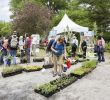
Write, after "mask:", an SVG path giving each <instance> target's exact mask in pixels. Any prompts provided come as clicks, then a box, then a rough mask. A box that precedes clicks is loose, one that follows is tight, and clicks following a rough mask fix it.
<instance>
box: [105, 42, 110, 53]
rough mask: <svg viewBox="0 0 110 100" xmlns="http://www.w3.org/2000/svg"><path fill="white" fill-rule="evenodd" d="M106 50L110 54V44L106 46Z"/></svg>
mask: <svg viewBox="0 0 110 100" xmlns="http://www.w3.org/2000/svg"><path fill="white" fill-rule="evenodd" d="M105 49H106V50H107V51H108V52H110V42H108V43H106V44H105Z"/></svg>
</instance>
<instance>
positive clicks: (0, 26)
mask: <svg viewBox="0 0 110 100" xmlns="http://www.w3.org/2000/svg"><path fill="white" fill-rule="evenodd" d="M10 33H11V24H10V23H9V22H7V23H6V22H2V21H1V22H0V35H1V36H7V35H9V34H10Z"/></svg>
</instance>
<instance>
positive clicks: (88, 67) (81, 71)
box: [71, 60, 97, 76]
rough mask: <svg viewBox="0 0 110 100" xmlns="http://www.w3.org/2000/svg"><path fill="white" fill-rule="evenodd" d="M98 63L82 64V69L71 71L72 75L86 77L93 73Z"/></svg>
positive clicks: (88, 62) (87, 62)
mask: <svg viewBox="0 0 110 100" xmlns="http://www.w3.org/2000/svg"><path fill="white" fill-rule="evenodd" d="M96 65H97V61H95V60H92V61H86V62H84V63H83V64H82V67H80V68H77V69H75V70H73V71H71V74H75V75H79V76H80V75H84V74H86V73H88V72H90V71H92V70H93V69H94V68H96Z"/></svg>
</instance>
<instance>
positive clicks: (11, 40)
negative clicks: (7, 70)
mask: <svg viewBox="0 0 110 100" xmlns="http://www.w3.org/2000/svg"><path fill="white" fill-rule="evenodd" d="M31 42H32V38H31V36H30V35H28V36H26V37H23V36H18V35H17V33H16V32H14V33H13V34H12V35H11V36H10V37H5V38H3V39H1V42H0V54H1V55H0V64H4V65H5V66H6V65H9V66H10V64H11V60H12V64H14V65H16V64H17V59H16V56H17V50H18V49H19V50H20V52H21V54H20V55H21V56H20V59H21V61H22V58H23V56H24V55H23V54H24V52H25V55H26V56H27V57H26V58H27V63H30V46H31Z"/></svg>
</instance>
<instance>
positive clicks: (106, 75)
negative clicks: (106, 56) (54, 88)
mask: <svg viewBox="0 0 110 100" xmlns="http://www.w3.org/2000/svg"><path fill="white" fill-rule="evenodd" d="M38 65H41V63H39V64H38ZM79 66H81V63H79V64H77V65H75V66H72V67H71V69H74V68H77V67H79ZM69 72H70V70H68V72H67V73H69ZM55 78H58V76H57V77H52V74H51V69H46V71H45V72H42V71H38V72H30V73H22V74H19V75H15V76H12V77H7V78H2V77H1V76H0V100H110V99H109V98H110V61H108V60H107V61H106V62H104V63H100V64H98V67H97V68H96V69H95V70H94V71H93V72H92V73H90V74H89V75H87V76H85V77H84V78H82V79H80V80H78V81H77V82H75V83H74V84H72V85H70V86H68V87H67V88H65V89H63V90H62V91H60V92H58V93H56V94H54V95H53V96H52V97H50V98H45V97H44V96H41V95H40V94H37V93H34V91H33V87H32V86H34V85H35V84H36V83H37V85H40V84H44V83H47V82H49V81H50V80H54V79H55Z"/></svg>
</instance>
